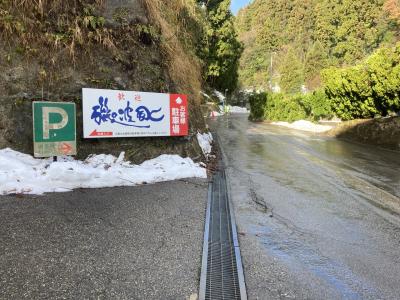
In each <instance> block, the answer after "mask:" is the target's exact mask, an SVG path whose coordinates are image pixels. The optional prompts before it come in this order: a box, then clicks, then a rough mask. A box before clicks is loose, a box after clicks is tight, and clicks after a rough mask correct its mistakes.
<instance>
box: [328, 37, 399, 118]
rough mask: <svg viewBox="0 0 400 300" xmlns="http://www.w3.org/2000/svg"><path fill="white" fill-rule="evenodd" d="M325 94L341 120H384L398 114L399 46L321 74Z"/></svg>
mask: <svg viewBox="0 0 400 300" xmlns="http://www.w3.org/2000/svg"><path fill="white" fill-rule="evenodd" d="M322 78H323V82H324V86H325V93H326V95H327V96H328V98H329V99H330V100H331V103H332V109H333V111H334V113H335V114H336V115H337V116H338V117H339V118H341V119H343V120H351V119H357V118H373V117H375V116H386V115H388V114H389V113H390V112H397V111H399V110H400V43H399V44H398V45H397V46H396V47H393V48H382V49H380V50H378V51H376V52H375V53H374V54H373V55H371V56H370V57H369V58H368V59H367V60H365V61H364V62H363V63H361V64H359V65H357V66H354V67H348V68H342V69H339V68H329V69H326V70H324V71H323V72H322Z"/></svg>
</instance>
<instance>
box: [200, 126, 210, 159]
mask: <svg viewBox="0 0 400 300" xmlns="http://www.w3.org/2000/svg"><path fill="white" fill-rule="evenodd" d="M197 140H198V142H199V145H200V147H201V150H203V154H204V156H205V157H208V156H209V155H210V154H211V150H212V146H211V144H212V142H213V136H212V134H211V132H209V133H203V134H201V133H200V132H199V133H197Z"/></svg>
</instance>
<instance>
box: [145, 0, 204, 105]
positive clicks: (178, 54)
mask: <svg viewBox="0 0 400 300" xmlns="http://www.w3.org/2000/svg"><path fill="white" fill-rule="evenodd" d="M142 1H143V2H144V5H145V6H146V8H147V10H148V12H149V16H150V18H151V20H152V21H153V22H154V23H155V24H157V25H158V26H159V27H160V29H161V34H162V36H163V39H162V40H161V44H162V47H163V49H164V51H165V53H166V55H167V58H168V62H169V70H170V76H171V77H172V79H173V81H174V82H175V83H176V84H177V86H179V87H182V92H185V93H189V94H191V99H194V103H191V104H192V105H200V97H199V91H200V90H201V86H202V77H201V65H200V62H199V60H198V59H197V58H196V56H195V54H194V51H193V49H190V47H191V46H193V45H191V40H192V38H193V33H192V32H190V29H189V28H188V26H187V24H186V22H185V20H187V18H184V19H183V18H182V14H185V15H186V16H189V17H190V18H193V19H195V18H196V17H197V15H196V14H197V13H196V11H195V7H196V6H195V5H193V1H190V0H170V1H168V4H165V1H163V0H142ZM178 37H181V39H180V38H178ZM182 40H186V41H187V43H186V45H185V44H184V43H183V42H182Z"/></svg>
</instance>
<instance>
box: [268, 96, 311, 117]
mask: <svg viewBox="0 0 400 300" xmlns="http://www.w3.org/2000/svg"><path fill="white" fill-rule="evenodd" d="M269 100H270V101H268V103H267V112H266V118H267V119H268V120H270V121H287V122H294V121H297V120H301V119H305V118H307V113H306V110H305V107H304V105H303V104H302V101H301V100H302V96H301V95H294V96H287V95H284V94H272V95H271V96H270V97H269Z"/></svg>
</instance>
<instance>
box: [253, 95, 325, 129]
mask: <svg viewBox="0 0 400 300" xmlns="http://www.w3.org/2000/svg"><path fill="white" fill-rule="evenodd" d="M249 101H250V116H249V119H250V120H252V121H260V120H270V121H287V122H294V121H297V120H304V119H309V120H313V121H318V120H320V119H321V118H329V117H331V116H332V110H331V107H330V103H329V100H328V99H327V98H326V96H325V93H324V92H323V91H316V92H314V93H312V94H307V95H301V94H297V95H291V96H289V95H285V94H272V93H267V92H263V93H255V94H252V95H250V97H249Z"/></svg>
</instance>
